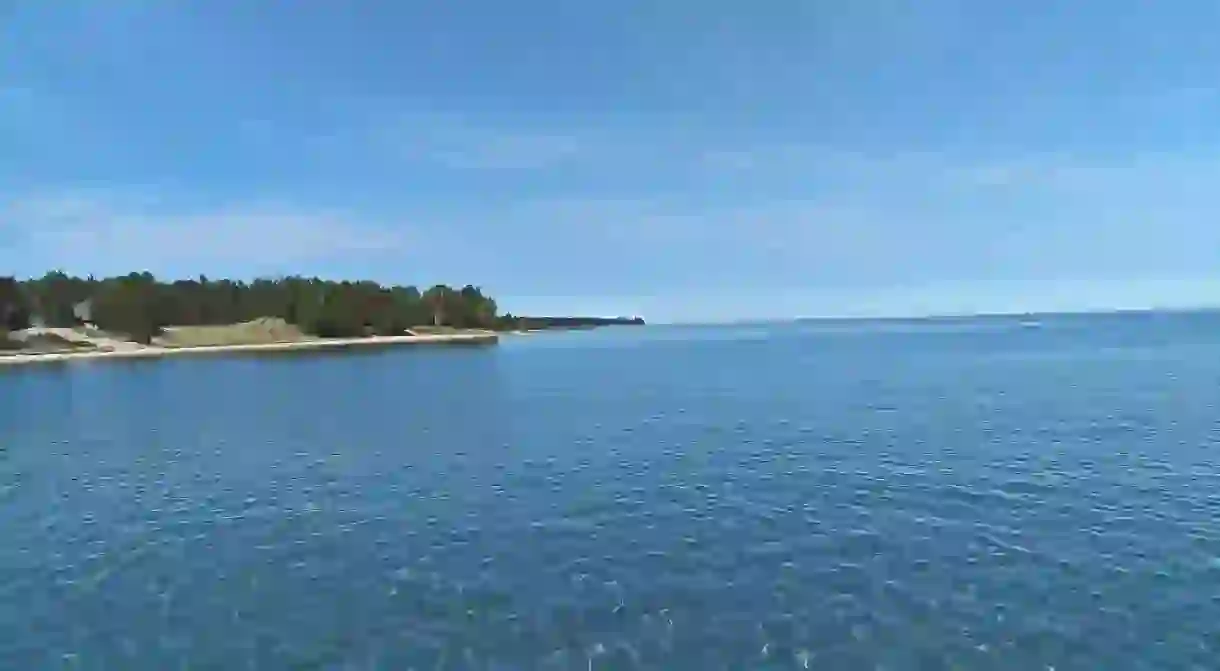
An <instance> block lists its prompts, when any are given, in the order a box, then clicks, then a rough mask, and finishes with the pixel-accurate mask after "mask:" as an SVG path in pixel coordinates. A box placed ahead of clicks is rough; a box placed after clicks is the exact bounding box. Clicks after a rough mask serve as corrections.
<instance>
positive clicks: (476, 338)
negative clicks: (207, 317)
mask: <svg viewBox="0 0 1220 671" xmlns="http://www.w3.org/2000/svg"><path fill="white" fill-rule="evenodd" d="M497 340H499V337H498V335H497V334H496V333H494V332H491V331H476V332H468V333H446V334H438V335H408V336H374V337H368V338H318V339H315V340H302V341H298V342H279V343H259V344H251V345H213V346H206V347H159V346H156V345H139V344H136V343H130V342H124V343H123V347H122V348H118V349H113V350H109V351H106V350H90V351H84V352H55V353H50V354H11V355H7V356H0V366H3V365H6V364H10V365H11V364H24V363H50V362H55V361H75V360H78V359H79V360H93V359H137V358H148V357H160V356H176V355H180V354H222V353H225V352H279V351H291V350H310V349H336V348H344V347H361V346H378V345H380V346H391V345H422V344H427V343H433V344H457V343H494V342H496V341H497Z"/></svg>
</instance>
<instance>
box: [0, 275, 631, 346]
mask: <svg viewBox="0 0 1220 671" xmlns="http://www.w3.org/2000/svg"><path fill="white" fill-rule="evenodd" d="M642 323H643V320H642V319H639V318H621V319H605V318H595V317H518V316H514V315H512V314H502V313H501V312H500V308H499V306H498V305H497V304H496V301H495V299H493V298H492V297H490V296H488V295H487V294H485V293H484V292H483V290H482V289H480V288H479V287H475V286H472V285H467V286H464V287H461V288H454V287H450V286H446V285H440V284H438V285H435V286H432V287H429V288H427V289H424V290H422V291H421V290H420V289H419V288H417V287H413V286H383V285H381V284H379V283H377V282H372V281H355V282H352V281H332V280H324V279H319V278H309V277H279V278H271V279H256V280H253V281H250V282H246V281H240V280H228V279H210V278H208V277H205V276H200V277H198V278H195V279H179V280H172V281H160V280H158V279H157V278H156V277H154V276H153V275H152V274H150V273H147V272H142V273H131V274H128V275H123V276H120V277H110V278H105V279H95V278H93V277H88V278H80V277H73V276H71V275H68V274H65V273H63V272H50V273H47V274H46V275H44V276H43V277H41V278H38V279H29V280H19V279H16V278H14V277H0V350H6V351H8V352H10V353H11V352H14V351H25V352H41V353H46V352H58V351H64V350H68V349H81V348H94V349H96V348H99V347H100V348H102V349H116V348H117V349H127V350H132V351H134V349H136V346H143V347H144V348H145V349H156V350H161V349H168V348H186V347H199V348H203V347H213V348H216V347H220V346H241V345H266V344H272V343H293V342H301V343H318V342H322V341H339V340H342V341H343V342H348V341H355V340H359V339H377V338H381V339H387V338H392V339H405V338H408V337H430V338H432V339H434V340H440V339H443V338H447V339H475V340H479V339H480V338H477V337H475V336H476V335H478V334H483V336H489V337H490V338H491V339H492V340H494V337H495V336H494V334H495V333H496V332H503V331H533V330H542V329H550V328H585V327H596V326H605V325H610V324H642ZM482 339H485V338H482Z"/></svg>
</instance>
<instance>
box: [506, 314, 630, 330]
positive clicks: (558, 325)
mask: <svg viewBox="0 0 1220 671" xmlns="http://www.w3.org/2000/svg"><path fill="white" fill-rule="evenodd" d="M516 319H517V328H518V329H519V330H522V331H535V330H539V329H591V328H598V327H600V326H644V319H643V317H517V318H516Z"/></svg>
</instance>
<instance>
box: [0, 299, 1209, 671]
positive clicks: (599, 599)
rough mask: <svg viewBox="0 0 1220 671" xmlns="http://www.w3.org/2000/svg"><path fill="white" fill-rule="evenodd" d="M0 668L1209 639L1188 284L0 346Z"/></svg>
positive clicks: (1198, 364)
mask: <svg viewBox="0 0 1220 671" xmlns="http://www.w3.org/2000/svg"><path fill="white" fill-rule="evenodd" d="M0 441H2V442H0V668H3V669H22V670H25V669H30V670H33V669H39V670H43V669H123V670H125V671H138V670H144V669H150V670H153V669H155V670H158V671H161V670H175V669H188V668H189V669H225V670H236V669H394V670H398V669H421V670H423V669H427V670H429V671H431V670H433V669H503V670H509V669H522V670H533V669H586V670H587V669H658V670H666V671H677V670H684V669H692V670H693V669H699V670H702V669H802V668H809V669H869V670H873V669H890V670H900V669H955V668H960V669H1014V670H1021V671H1028V670H1031V669H1052V668H1053V669H1056V670H1058V671H1063V670H1065V669H1087V670H1090V671H1094V670H1098V669H1105V670H1107V671H1109V670H1115V669H1192V668H1194V669H1215V668H1217V664H1218V663H1220V451H1218V450H1220V317H1218V316H1216V315H1209V314H1193V315H1191V314H1178V315H1168V314H1167V315H1157V314H1151V315H1128V316H1096V317H1072V316H1061V317H1046V318H1042V319H1041V325H1040V327H1039V328H1034V327H1032V326H1022V325H1021V324H1020V321H1019V320H1012V319H1009V320H1004V319H979V320H942V321H908V322H840V323H805V324H789V325H760V326H733V327H683V328H677V327H673V328H664V327H647V328H642V329H622V330H616V329H607V330H603V331H597V332H591V333H571V334H548V335H539V336H530V337H521V338H510V339H507V340H505V341H504V342H503V343H502V344H501V345H500V346H498V347H488V348H476V349H426V348H414V349H397V350H382V351H378V352H368V353H356V352H348V353H337V354H311V355H302V356H291V357H272V358H208V359H202V358H201V359H167V360H162V361H128V362H93V363H74V364H70V365H64V366H55V367H49V366H48V367H24V368H13V369H9V370H3V371H0Z"/></svg>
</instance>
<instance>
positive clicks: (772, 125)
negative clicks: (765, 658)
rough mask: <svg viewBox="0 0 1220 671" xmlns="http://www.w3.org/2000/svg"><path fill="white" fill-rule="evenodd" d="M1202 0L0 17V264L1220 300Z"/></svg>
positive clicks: (1050, 301) (1019, 302)
mask: <svg viewBox="0 0 1220 671" xmlns="http://www.w3.org/2000/svg"><path fill="white" fill-rule="evenodd" d="M1217 26H1220V4H1217V3H1214V2H1210V1H1202V0H1200V1H1197V2H1194V1H1191V0H1180V1H1177V2H1172V3H1151V2H1146V1H1144V0H1104V1H1103V0H1081V1H1080V2H1073V3H1065V2H1051V1H1049V0H1021V1H1008V0H994V1H989V2H977V1H970V0H920V1H918V2H917V1H915V0H911V1H908V2H901V1H899V0H851V2H843V1H837V0H836V1H831V0H820V1H819V0H806V1H798V0H768V1H766V2H760V3H746V2H740V1H738V0H732V1H730V0H670V1H668V2H655V1H651V2H645V1H642V0H640V1H636V0H618V1H616V2H571V1H561V0H518V1H517V2H513V3H508V2H502V1H500V0H478V1H476V0H454V1H451V2H431V1H424V0H385V1H377V0H368V1H365V2H359V3H354V2H330V1H325V0H297V1H295V2H291V3H289V2H270V1H259V0H197V1H194V2H192V1H189V0H107V1H106V2H94V1H89V0H55V1H45V0H0V274H4V273H10V272H11V273H16V274H19V275H30V274H41V273H42V272H43V271H44V270H46V269H47V268H50V267H60V268H63V269H65V270H68V271H72V272H76V273H96V274H108V273H115V272H126V271H129V270H132V269H147V270H150V271H153V272H155V273H157V274H159V275H165V276H191V275H195V274H198V273H206V274H209V275H213V276H218V275H229V276H237V277H253V276H257V275H269V274H279V273H304V274H318V275H322V276H328V277H352V278H356V277H360V278H369V279H376V280H379V281H383V282H395V283H416V284H432V283H434V282H449V283H457V284H465V283H467V282H471V283H476V284H479V285H482V286H483V287H485V288H486V289H487V290H488V291H490V292H491V293H493V294H494V295H496V296H498V297H499V298H500V299H501V303H502V304H503V305H504V307H506V308H508V309H510V310H513V311H515V312H519V313H600V314H634V313H640V314H643V315H645V316H647V317H650V318H652V319H654V320H658V321H670V320H679V321H684V320H696V321H703V320H723V319H734V318H766V317H792V316H810V315H877V314H901V315H906V314H920V313H946V312H975V311H1006V310H1035V309H1047V310H1060V309H1102V308H1109V307H1122V308H1130V307H1152V306H1163V307H1178V306H1193V305H1217V304H1220V123H1217V119H1220V71H1218V70H1217V69H1216V64H1217V63H1220V40H1216V39H1215V29H1216V27H1217Z"/></svg>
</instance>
